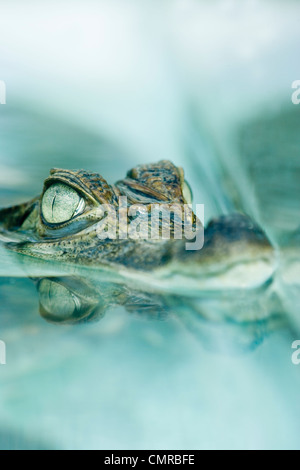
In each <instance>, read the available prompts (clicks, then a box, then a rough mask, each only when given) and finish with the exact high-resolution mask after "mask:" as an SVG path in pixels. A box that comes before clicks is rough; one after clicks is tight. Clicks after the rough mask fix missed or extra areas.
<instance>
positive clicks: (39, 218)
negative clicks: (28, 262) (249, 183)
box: [0, 161, 274, 288]
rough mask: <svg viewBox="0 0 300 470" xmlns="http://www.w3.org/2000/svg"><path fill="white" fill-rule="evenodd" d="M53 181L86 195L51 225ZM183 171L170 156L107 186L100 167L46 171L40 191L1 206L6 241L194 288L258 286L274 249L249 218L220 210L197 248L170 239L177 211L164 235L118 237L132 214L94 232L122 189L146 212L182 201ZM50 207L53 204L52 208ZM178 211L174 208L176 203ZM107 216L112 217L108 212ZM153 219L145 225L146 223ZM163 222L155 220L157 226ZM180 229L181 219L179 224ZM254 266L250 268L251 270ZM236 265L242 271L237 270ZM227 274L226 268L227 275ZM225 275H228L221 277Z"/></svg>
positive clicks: (191, 218) (38, 253)
mask: <svg viewBox="0 0 300 470" xmlns="http://www.w3.org/2000/svg"><path fill="white" fill-rule="evenodd" d="M55 183H63V184H64V185H67V186H69V187H71V188H73V189H74V190H76V192H77V193H78V194H80V196H81V198H83V199H84V201H85V208H84V211H83V212H82V213H80V214H78V215H76V216H75V217H73V218H71V220H68V221H67V222H65V223H60V224H56V225H53V224H49V223H47V222H46V220H45V218H44V216H43V213H42V201H43V197H44V194H45V192H46V191H47V190H48V189H49V188H50V187H51V185H53V184H55ZM183 185H184V173H183V170H182V169H181V168H177V167H176V166H174V165H173V164H172V163H171V162H168V161H161V162H159V163H157V164H151V165H141V166H138V167H137V168H134V169H133V170H131V171H129V172H128V174H127V177H126V178H125V179H124V180H122V181H119V182H117V183H116V184H115V185H109V184H108V183H107V182H106V181H105V180H104V179H103V177H102V176H100V175H99V174H93V173H88V172H85V171H70V170H60V169H54V170H51V173H50V177H49V178H48V179H47V180H46V181H45V184H44V190H43V192H42V194H41V196H39V197H37V198H35V199H33V200H32V201H30V202H28V203H25V204H22V205H20V206H16V207H12V208H9V209H3V210H2V211H0V224H1V231H2V234H5V237H6V238H8V239H9V238H10V237H11V239H12V240H13V242H11V243H8V244H7V246H8V248H10V249H12V250H14V251H17V252H19V253H22V254H25V255H29V256H34V257H37V258H42V259H52V260H53V259H55V260H58V259H59V260H61V261H64V262H75V263H77V264H82V265H88V266H93V267H95V266H106V267H109V268H112V269H114V270H117V271H122V272H126V273H128V275H135V273H136V275H138V273H144V274H145V275H146V276H148V279H149V278H150V276H152V277H153V276H154V277H155V278H156V279H162V280H166V279H170V277H172V276H173V277H175V278H177V279H178V277H180V276H183V277H184V278H185V279H186V278H190V279H191V280H192V281H193V282H194V283H195V285H197V280H199V287H201V286H203V282H204V281H203V280H204V279H209V281H208V284H207V281H205V282H204V285H206V284H207V285H208V286H210V287H209V288H218V287H217V284H216V283H215V281H216V280H217V279H219V280H220V282H221V285H222V283H223V285H224V287H226V286H228V285H230V286H231V287H239V286H240V285H241V286H243V287H245V286H246V287H248V286H252V285H254V286H257V285H260V284H262V283H264V282H266V281H267V280H268V279H269V278H270V277H271V276H272V273H273V270H274V264H273V260H274V258H273V249H272V246H271V244H270V242H269V240H268V239H267V237H266V235H265V234H264V232H263V231H262V230H261V229H260V227H258V226H257V225H256V224H255V223H254V222H253V221H252V220H251V219H250V218H248V217H247V216H245V215H241V214H233V215H230V216H222V217H220V218H219V219H217V220H214V221H211V222H210V224H209V225H208V227H207V228H206V230H205V241H204V246H203V248H202V249H201V250H196V251H188V250H186V242H187V241H189V242H190V240H186V239H185V238H184V233H183V239H182V240H178V239H176V238H175V235H174V234H175V230H178V223H177V222H176V218H175V219H174V220H173V222H172V225H171V232H170V235H171V236H170V239H168V240H164V239H161V238H160V239H159V240H152V239H139V240H133V239H123V238H122V236H123V235H124V232H125V230H126V227H127V226H128V225H129V224H130V223H131V222H132V220H133V217H132V216H130V215H128V214H126V216H125V217H124V215H123V216H122V217H121V221H120V224H119V225H118V226H117V237H116V239H110V238H106V239H99V236H98V230H99V223H100V222H101V220H103V217H104V212H103V210H100V207H101V206H102V205H103V204H110V205H111V206H113V207H114V208H115V210H116V213H117V215H118V218H119V216H120V212H119V211H120V209H119V204H118V202H119V197H121V196H123V197H124V196H126V197H127V204H128V207H127V208H130V207H131V206H132V205H134V204H139V205H143V206H144V207H145V208H146V211H147V213H148V214H149V213H150V210H151V204H165V207H166V208H169V207H170V208H171V207H172V206H174V204H176V205H177V206H176V207H178V206H179V207H181V206H182V205H184V204H186V203H187V202H188V201H187V200H186V199H185V195H184V192H183ZM52 211H53V208H52ZM175 212H176V210H175ZM107 221H108V223H109V224H112V223H113V220H111V217H110V216H109V217H108V218H107ZM186 226H188V228H190V229H192V228H193V229H194V230H195V229H196V227H197V228H198V230H199V232H198V233H200V230H201V229H202V226H201V223H200V221H199V220H198V219H197V218H196V216H195V214H194V213H193V212H192V210H191V209H190V210H189V212H188V214H187V220H186ZM151 228H152V227H151V219H150V218H149V219H148V229H149V231H150V230H151ZM163 228H164V227H163V226H162V225H161V226H160V227H159V230H160V233H161V231H162V230H163ZM180 229H181V230H183V229H182V225H180ZM255 269H256V270H259V271H260V272H257V273H255V272H254V271H255ZM241 272H242V276H241V274H240V273H241ZM228 273H231V274H230V275H228ZM230 276H231V279H232V280H233V281H232V282H229V284H228V283H227V280H228V277H230Z"/></svg>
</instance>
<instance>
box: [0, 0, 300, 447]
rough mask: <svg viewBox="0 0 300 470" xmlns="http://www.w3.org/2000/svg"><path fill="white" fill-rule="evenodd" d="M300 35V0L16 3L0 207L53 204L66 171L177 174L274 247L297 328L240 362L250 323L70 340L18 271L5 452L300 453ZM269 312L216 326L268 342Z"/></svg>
mask: <svg viewBox="0 0 300 470" xmlns="http://www.w3.org/2000/svg"><path fill="white" fill-rule="evenodd" d="M299 26H300V4H299V2H298V1H296V0H294V1H291V0H284V1H283V0H273V1H272V2H270V1H267V0H265V1H264V0H244V1H243V2H241V1H239V0H210V1H207V0H206V1H203V0H159V1H158V0H97V1H91V0H86V1H84V2H83V1H82V0H76V1H69V0H60V1H59V2H58V1H56V0H52V1H51V2H50V1H47V0H44V1H43V2H37V1H36V0H35V1H33V0H27V1H26V2H24V1H23V2H21V1H20V0H11V1H10V2H7V1H4V0H2V1H0V80H3V81H4V82H5V84H6V94H7V96H6V102H7V103H6V105H0V198H1V199H0V204H1V206H8V205H12V204H15V203H18V202H22V201H24V200H26V199H30V198H32V197H33V196H35V195H37V194H39V193H40V192H41V188H42V186H43V180H44V179H45V178H46V177H47V175H48V173H49V170H50V168H52V167H61V168H74V169H75V168H84V169H87V170H91V171H93V172H99V173H101V174H102V175H103V176H104V178H106V179H107V180H108V181H109V182H110V183H113V182H115V181H116V180H117V179H119V178H122V177H124V175H125V173H126V172H127V171H128V170H129V169H130V168H132V167H134V166H135V165H137V164H140V163H143V162H152V161H158V160H160V159H170V160H172V161H173V162H174V163H175V164H177V165H180V166H182V167H184V169H185V173H186V178H187V180H188V181H189V182H190V184H191V186H192V188H193V192H194V202H195V203H199V204H203V203H204V204H205V217H206V222H208V220H209V219H211V218H212V217H215V216H218V215H220V214H224V213H229V212H232V211H235V210H240V211H243V212H245V213H247V214H249V215H250V216H252V217H253V218H254V219H255V220H256V221H258V222H259V223H260V224H261V226H262V227H263V228H264V229H265V230H266V232H267V234H268V235H269V237H270V238H271V240H272V242H273V243H274V246H276V248H277V249H278V250H279V252H280V253H282V254H281V257H280V263H279V264H280V266H279V268H280V269H279V273H280V274H279V280H278V286H279V287H278V289H279V290H280V302H279V306H278V304H276V307H275V313H276V315H280V317H281V318H284V320H283V321H282V322H280V325H281V326H280V328H279V329H278V328H277V325H278V324H277V323H276V328H273V326H271V327H270V328H269V327H267V326H266V323H263V325H262V324H261V323H260V326H259V331H258V330H257V328H256V329H255V328H254V330H253V331H252V329H251V333H250V337H251V340H250V341H249V348H246V349H247V354H245V351H243V354H239V353H236V354H230V355H228V354H225V353H223V352H222V348H221V351H220V350H219V347H218V348H216V347H215V342H216V341H218V343H219V342H220V338H222V341H221V342H222V343H226V341H227V339H228V341H229V342H230V341H231V340H232V337H234V338H235V339H234V342H235V343H236V342H237V343H240V341H243V340H242V339H241V338H243V335H244V334H245V332H246V336H247V335H248V333H249V322H248V323H247V325H246V324H243V322H242V321H241V324H239V325H238V328H237V329H236V325H232V324H231V325H230V328H229V329H230V333H229V332H228V324H227V323H226V322H225V321H218V322H216V321H214V323H213V324H212V325H211V324H205V325H203V324H201V325H198V323H197V326H195V321H194V319H193V321H192V322H190V321H189V322H188V324H189V328H188V329H184V328H183V327H182V322H181V321H179V320H178V318H180V317H182V316H184V315H185V314H182V311H181V310H180V311H178V312H177V311H176V309H175V307H174V310H175V313H174V315H173V317H172V318H171V320H168V321H165V322H161V321H158V322H150V323H149V321H143V320H141V318H136V317H130V316H128V315H127V316H126V315H125V313H124V311H123V310H122V308H121V307H120V308H117V309H115V310H114V313H113V314H111V315H109V316H107V317H105V319H104V320H103V321H101V322H100V323H99V324H96V325H95V324H93V325H89V326H88V327H74V326H73V327H57V326H54V325H51V324H47V323H46V322H45V321H44V320H43V319H42V318H40V317H39V316H38V313H37V312H38V300H37V294H36V290H35V288H34V285H33V284H32V282H31V281H30V280H29V279H25V276H24V278H23V277H22V275H20V274H18V276H17V277H16V276H15V275H14V274H15V270H13V269H12V268H11V267H10V266H8V265H7V264H5V263H4V261H3V262H2V269H1V268H0V271H1V276H2V280H1V285H0V295H1V307H0V339H2V340H4V341H5V342H6V344H7V355H8V359H7V365H6V366H0V381H1V387H0V423H1V424H0V448H20V447H24V448H41V447H48V448H107V449H108V448H109V449H120V448H122V449H125V448H126V449H134V448H149V449H150V448H152V449H162V448H172V449H191V448H196V449H197V448H279V447H281V448H299V438H298V436H299V431H300V429H299V422H300V420H299V418H300V409H299V405H298V392H297V390H298V387H299V385H300V375H299V374H300V369H297V367H295V366H294V365H293V364H292V363H291V359H290V357H291V353H292V350H291V343H292V341H293V340H295V339H298V338H297V335H298V336H299V334H298V331H299V330H300V328H299V326H300V322H299V320H298V317H299V307H300V299H299V271H300V270H299V265H300V263H299V259H300V256H299V257H297V255H295V253H297V249H298V245H299V239H300V236H299V220H300V204H299V200H300V185H299V181H300V158H299V143H300V137H299V136H300V134H299V124H300V106H296V105H294V104H293V103H292V100H291V97H292V93H293V90H292V83H293V82H294V81H295V80H299V79H300V67H299V61H298V60H297V57H298V56H299V51H298V46H299V41H300V27H299ZM290 248H291V249H290ZM289 249H290V251H289ZM10 268H11V272H9V269H10ZM255 295H256V296H258V303H257V304H255V305H256V306H255V307H253V305H252V300H253V299H252V300H250V299H249V298H248V296H246V298H245V299H243V300H242V301H239V302H236V299H235V298H234V294H232V297H230V296H229V298H227V299H226V301H225V303H224V302H223V301H222V308H221V310H220V307H219V306H218V307H216V305H215V301H213V302H210V303H209V304H208V305H206V307H205V311H206V313H207V316H208V318H209V317H210V316H211V317H213V318H214V320H215V316H214V313H215V312H216V311H218V318H219V319H220V318H224V317H226V318H227V317H228V315H227V313H228V312H229V311H231V318H233V317H234V314H236V315H240V314H241V309H242V310H243V312H242V313H245V314H246V316H247V313H249V312H250V313H251V322H254V325H256V327H257V324H256V323H255V322H256V321H257V319H259V321H261V317H262V316H263V321H264V322H266V321H267V319H268V318H269V316H272V315H273V314H274V311H272V312H270V310H269V308H270V307H262V306H261V302H260V297H259V296H260V294H255ZM249 302H250V305H251V307H249ZM222 309H223V310H222ZM192 310H193V309H191V310H190V311H189V312H188V313H186V316H188V317H189V318H190V315H191V314H192ZM219 310H220V311H219ZM262 310H263V315H262ZM220 312H221V313H220ZM271 314H272V315H271ZM241 317H242V318H243V315H241ZM215 323H216V324H215ZM272 325H273V323H272ZM211 329H213V331H214V333H213V334H212V332H211ZM191 330H192V333H193V334H192V336H191V335H190V334H189V333H188V331H191ZM198 330H199V331H198ZM265 330H266V331H265ZM270 330H271V331H273V330H275V332H274V331H273V332H272V334H270V335H269V332H270ZM216 331H217V335H216ZM195 332H197V334H196V335H195ZM267 333H268V334H267ZM215 335H216V336H215ZM199 338H200V339H199ZM212 338H213V339H212ZM216 338H218V340H217V339H216ZM262 340H264V341H263V344H260V343H261V342H262ZM207 344H209V347H208V346H207ZM247 344H248V340H247ZM218 346H219V345H218ZM216 349H218V351H219V352H218V353H216Z"/></svg>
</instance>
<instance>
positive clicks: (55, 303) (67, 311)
mask: <svg viewBox="0 0 300 470" xmlns="http://www.w3.org/2000/svg"><path fill="white" fill-rule="evenodd" d="M39 294H40V304H41V306H42V307H43V309H44V310H45V311H46V312H47V313H48V314H49V315H53V316H55V317H59V319H60V320H61V321H63V320H66V319H68V318H70V317H72V315H74V314H75V313H76V311H79V310H80V307H81V304H80V300H79V299H78V298H77V297H76V296H75V295H74V294H73V293H72V292H71V291H69V290H68V289H66V288H65V287H64V286H62V285H60V284H58V283H57V282H54V281H52V280H50V279H43V280H42V282H41V283H40V286H39Z"/></svg>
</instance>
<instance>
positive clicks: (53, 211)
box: [42, 183, 85, 224]
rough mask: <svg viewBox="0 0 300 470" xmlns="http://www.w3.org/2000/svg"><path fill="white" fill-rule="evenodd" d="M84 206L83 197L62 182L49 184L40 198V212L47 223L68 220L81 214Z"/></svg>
mask: <svg viewBox="0 0 300 470" xmlns="http://www.w3.org/2000/svg"><path fill="white" fill-rule="evenodd" d="M84 208H85V201H84V199H83V198H82V197H81V196H80V195H79V194H78V192H77V191H75V189H73V188H71V187H70V186H67V185H66V184H63V183H55V184H53V185H52V186H50V187H49V188H48V189H47V190H46V191H45V193H44V196H43V199H42V214H43V217H44V219H45V221H46V222H48V223H49V224H61V223H64V222H68V221H69V220H71V219H72V218H73V217H75V216H76V215H78V214H81V213H82V212H83V211H84Z"/></svg>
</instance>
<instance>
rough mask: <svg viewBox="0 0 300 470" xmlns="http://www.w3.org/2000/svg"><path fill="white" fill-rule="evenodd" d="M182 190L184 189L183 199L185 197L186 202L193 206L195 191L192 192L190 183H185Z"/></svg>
mask: <svg viewBox="0 0 300 470" xmlns="http://www.w3.org/2000/svg"><path fill="white" fill-rule="evenodd" d="M181 189H182V194H183V197H184V199H185V201H186V202H187V204H192V202H193V191H192V188H191V187H190V185H189V183H188V182H187V181H184V183H183V185H182V188H181Z"/></svg>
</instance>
